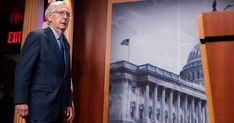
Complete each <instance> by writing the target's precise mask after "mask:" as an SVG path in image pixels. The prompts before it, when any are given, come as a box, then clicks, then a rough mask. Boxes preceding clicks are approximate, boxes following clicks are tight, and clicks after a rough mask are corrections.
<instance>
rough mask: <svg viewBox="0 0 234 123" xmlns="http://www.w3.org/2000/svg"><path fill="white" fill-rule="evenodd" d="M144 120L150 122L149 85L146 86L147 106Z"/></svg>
mask: <svg viewBox="0 0 234 123" xmlns="http://www.w3.org/2000/svg"><path fill="white" fill-rule="evenodd" d="M144 112H145V115H144V120H145V121H146V123H149V85H146V87H145V107H144Z"/></svg>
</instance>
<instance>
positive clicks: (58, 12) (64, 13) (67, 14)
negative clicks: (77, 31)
mask: <svg viewBox="0 0 234 123" xmlns="http://www.w3.org/2000/svg"><path fill="white" fill-rule="evenodd" d="M54 13H57V14H59V15H61V16H64V15H66V16H67V17H68V18H70V17H71V13H70V12H68V11H54Z"/></svg>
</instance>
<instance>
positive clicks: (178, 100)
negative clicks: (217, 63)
mask: <svg viewBox="0 0 234 123" xmlns="http://www.w3.org/2000/svg"><path fill="white" fill-rule="evenodd" d="M176 109H177V111H176V113H177V118H176V119H177V123H180V92H178V94H177V108H176Z"/></svg>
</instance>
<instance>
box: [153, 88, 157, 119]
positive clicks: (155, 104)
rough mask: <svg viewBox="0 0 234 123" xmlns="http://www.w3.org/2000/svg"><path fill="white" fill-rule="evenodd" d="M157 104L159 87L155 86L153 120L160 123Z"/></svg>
mask: <svg viewBox="0 0 234 123" xmlns="http://www.w3.org/2000/svg"><path fill="white" fill-rule="evenodd" d="M157 103H158V85H155V87H154V99H153V119H154V122H155V123H158V121H157Z"/></svg>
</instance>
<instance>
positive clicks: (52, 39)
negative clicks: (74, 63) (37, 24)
mask: <svg viewBox="0 0 234 123" xmlns="http://www.w3.org/2000/svg"><path fill="white" fill-rule="evenodd" d="M45 32H46V34H47V42H48V43H49V44H50V48H49V50H50V51H51V52H53V53H52V54H54V56H55V58H56V59H55V62H54V63H55V64H56V63H59V64H58V67H59V68H60V69H61V66H64V62H63V61H64V60H63V59H62V57H61V55H60V51H59V46H58V43H57V40H56V38H55V36H54V34H53V32H52V30H51V29H50V28H49V27H48V28H46V29H45ZM57 61H58V62H57Z"/></svg>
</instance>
